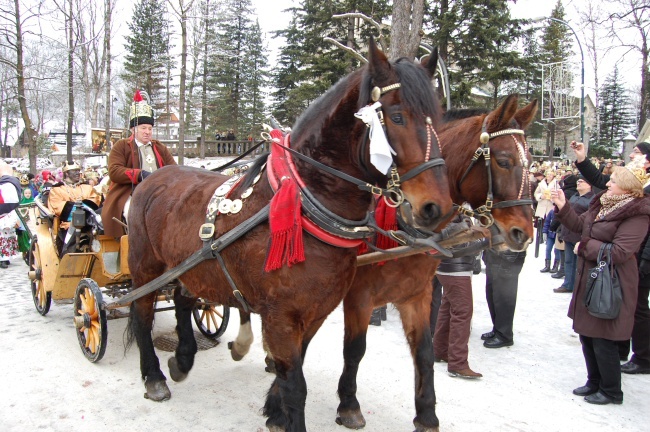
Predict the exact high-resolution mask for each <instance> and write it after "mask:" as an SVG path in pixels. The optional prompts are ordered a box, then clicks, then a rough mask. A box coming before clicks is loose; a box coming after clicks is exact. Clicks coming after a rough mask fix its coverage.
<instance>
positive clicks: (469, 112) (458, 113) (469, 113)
mask: <svg viewBox="0 0 650 432" xmlns="http://www.w3.org/2000/svg"><path fill="white" fill-rule="evenodd" d="M489 113H490V110H489V109H487V108H463V109H451V110H449V111H447V112H445V114H444V115H443V116H442V121H443V122H444V123H448V122H450V121H454V120H462V119H466V118H470V117H476V116H480V115H483V114H489Z"/></svg>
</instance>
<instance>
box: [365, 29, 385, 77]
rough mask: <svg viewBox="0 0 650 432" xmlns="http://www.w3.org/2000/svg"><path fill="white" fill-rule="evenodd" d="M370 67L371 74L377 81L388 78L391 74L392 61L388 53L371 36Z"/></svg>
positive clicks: (369, 46) (369, 48) (369, 47)
mask: <svg viewBox="0 0 650 432" xmlns="http://www.w3.org/2000/svg"><path fill="white" fill-rule="evenodd" d="M368 68H369V71H370V76H371V77H373V78H374V80H375V81H376V83H377V82H381V81H383V80H385V79H388V78H389V76H390V63H389V62H388V58H387V57H386V54H384V53H383V52H382V51H381V50H380V49H379V47H378V46H377V44H376V43H375V39H374V38H373V37H372V36H371V37H370V41H368Z"/></svg>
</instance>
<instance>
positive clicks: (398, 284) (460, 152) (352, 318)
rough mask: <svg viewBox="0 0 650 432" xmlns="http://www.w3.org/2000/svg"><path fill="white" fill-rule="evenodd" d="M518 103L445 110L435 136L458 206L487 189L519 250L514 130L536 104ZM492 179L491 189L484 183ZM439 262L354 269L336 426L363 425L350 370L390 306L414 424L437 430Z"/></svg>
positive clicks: (519, 180) (521, 187)
mask: <svg viewBox="0 0 650 432" xmlns="http://www.w3.org/2000/svg"><path fill="white" fill-rule="evenodd" d="M517 100H518V98H517V96H509V97H508V98H506V100H505V101H504V102H503V103H502V104H501V105H500V106H499V107H498V108H497V109H495V110H494V111H492V112H487V111H468V110H461V111H453V112H448V113H447V114H446V115H445V118H444V119H443V125H442V126H441V128H440V129H439V132H440V133H439V138H440V141H441V145H442V152H443V156H444V158H445V162H446V164H447V173H448V176H449V184H450V190H451V193H452V199H453V200H454V202H455V203H456V204H459V205H460V204H462V203H464V202H467V203H469V204H470V205H471V206H472V208H474V209H479V208H481V206H484V205H485V204H486V200H488V199H489V195H492V194H493V200H494V208H493V209H492V211H491V215H492V217H493V218H494V224H495V226H496V228H498V232H499V234H500V235H502V236H503V237H504V238H505V242H506V245H507V247H509V248H510V249H513V250H518V251H521V250H525V249H526V247H527V246H528V244H529V243H530V241H531V239H532V236H533V226H532V207H531V204H532V202H529V198H530V188H529V185H528V174H527V166H528V162H529V159H528V158H529V156H528V154H527V153H528V150H527V147H526V145H525V140H524V137H523V136H522V135H520V134H519V133H518V132H517V131H516V130H521V129H524V128H525V127H527V126H528V125H529V124H530V123H531V122H532V120H533V119H534V116H535V113H536V111H537V101H533V102H532V103H530V104H529V105H528V106H526V107H524V108H522V109H519V110H518V108H517ZM508 129H511V131H508ZM512 129H515V131H512ZM499 132H502V133H503V132H505V134H503V135H500V134H499ZM482 133H488V134H489V135H488V138H489V140H487V141H485V142H484V145H483V146H481V140H480V137H481V134H482ZM522 133H523V132H522ZM484 139H485V138H484ZM477 148H479V149H481V148H489V151H490V154H491V157H490V159H489V166H486V164H485V162H484V160H483V159H482V158H481V159H480V160H478V158H477V163H475V164H473V165H471V168H470V161H471V160H472V157H473V156H474V155H475V154H477V153H476V151H477ZM481 152H482V150H481ZM488 170H489V171H488ZM489 177H491V180H490V178H489ZM490 183H491V185H492V186H491V187H488V185H489V184H490ZM490 189H491V190H490ZM527 199H528V200H527ZM499 203H501V204H499ZM480 219H481V220H487V221H489V220H490V216H489V213H485V212H484V213H483V216H480ZM438 263H439V261H438V260H437V259H434V258H433V257H432V256H430V255H413V256H410V257H407V258H402V259H399V260H392V261H388V262H386V263H384V264H383V265H380V266H376V265H368V266H362V267H359V269H358V270H357V273H356V276H355V278H354V280H353V282H352V285H351V287H350V290H349V291H348V294H347V295H346V296H345V299H344V300H343V309H344V315H345V337H344V347H343V356H344V369H343V373H342V375H341V378H340V380H339V387H338V394H339V398H340V404H339V407H338V410H337V411H338V415H337V419H336V421H337V423H339V424H342V425H344V426H346V427H348V428H352V429H359V428H362V427H363V426H365V419H364V417H363V415H362V413H361V408H360V405H359V401H358V400H357V398H356V389H357V384H356V375H357V371H358V368H359V363H360V362H361V359H362V358H363V355H364V353H365V350H366V332H367V330H368V322H369V320H370V315H371V313H372V310H373V308H376V307H378V306H382V305H385V304H386V303H393V304H394V305H395V307H396V308H397V310H398V311H399V313H400V317H401V319H402V325H403V328H404V333H405V335H406V339H407V341H408V344H409V346H410V349H411V355H412V356H413V363H414V366H415V410H416V416H415V418H414V419H413V423H414V424H415V427H416V431H418V432H422V431H437V430H438V424H439V423H438V418H437V416H436V412H435V403H436V397H435V390H434V384H433V345H432V339H431V330H430V323H429V315H430V310H431V296H432V287H431V280H432V279H433V276H434V274H435V271H436V268H437V267H438Z"/></svg>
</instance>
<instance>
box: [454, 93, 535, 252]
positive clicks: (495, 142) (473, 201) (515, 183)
mask: <svg viewBox="0 0 650 432" xmlns="http://www.w3.org/2000/svg"><path fill="white" fill-rule="evenodd" d="M517 102H518V96H517V95H510V96H508V97H507V98H506V99H505V100H504V101H503V103H501V105H499V107H497V108H496V109H495V110H493V111H491V112H485V111H483V112H479V111H474V112H472V111H469V112H466V113H465V115H464V117H463V116H462V115H459V113H448V115H447V117H446V120H447V121H448V123H447V124H446V126H445V127H444V129H443V134H444V136H445V137H449V139H450V140H453V141H454V142H453V144H452V143H451V142H447V140H446V139H445V141H446V142H445V146H444V147H443V154H444V155H445V156H446V161H447V166H448V169H449V172H450V178H453V179H456V180H457V181H456V183H455V184H454V185H453V187H452V196H453V197H454V200H455V201H456V202H459V201H465V202H467V203H469V204H470V205H471V206H472V208H473V209H474V214H475V216H476V217H477V218H478V220H479V223H481V224H482V225H484V226H491V225H494V227H496V228H497V231H498V232H499V234H501V235H502V236H503V237H504V239H505V244H504V246H505V247H507V248H509V249H511V250H515V251H522V250H525V249H526V247H527V246H528V244H529V243H530V242H531V241H532V238H533V225H532V206H531V204H532V201H531V191H530V184H529V179H528V166H529V164H530V154H529V151H528V145H527V143H526V140H525V137H524V131H523V130H524V129H525V128H526V127H527V126H528V125H529V124H530V123H531V122H532V121H533V119H534V117H535V113H536V112H537V100H534V101H533V102H531V103H530V104H528V105H527V106H525V107H523V108H521V109H519V108H518V105H517ZM447 144H449V145H447ZM472 153H474V154H473V155H472ZM470 159H471V160H472V162H471V163H470V164H469V165H468V164H467V162H466V161H467V160H470Z"/></svg>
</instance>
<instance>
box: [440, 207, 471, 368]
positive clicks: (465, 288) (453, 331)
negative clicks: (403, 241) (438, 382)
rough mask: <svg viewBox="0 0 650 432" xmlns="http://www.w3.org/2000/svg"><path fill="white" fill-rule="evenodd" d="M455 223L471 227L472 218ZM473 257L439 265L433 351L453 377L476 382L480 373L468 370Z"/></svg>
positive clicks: (464, 217) (444, 261) (459, 217)
mask: <svg viewBox="0 0 650 432" xmlns="http://www.w3.org/2000/svg"><path fill="white" fill-rule="evenodd" d="M453 223H463V224H471V220H470V218H468V217H467V216H461V215H458V216H456V218H455V219H454V220H453V221H452V224H453ZM474 258H475V256H474V255H468V256H464V257H459V258H445V259H442V260H441V262H440V266H439V267H438V270H437V272H436V278H437V279H438V280H439V281H440V283H441V284H442V287H443V294H442V301H441V304H440V309H439V311H438V316H437V322H436V327H435V332H434V334H433V352H434V355H435V358H436V360H437V361H446V362H447V372H448V373H449V375H450V376H452V377H460V378H468V379H476V378H481V377H482V376H483V375H481V374H480V373H478V372H474V371H473V370H472V369H471V368H470V367H469V362H468V359H467V358H468V354H469V348H468V345H467V343H468V342H469V333H470V327H471V322H472V315H473V313H474V309H473V299H472V269H473V265H474Z"/></svg>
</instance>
